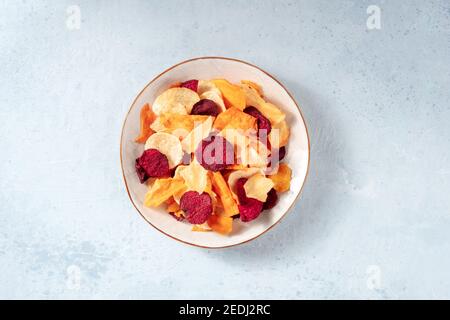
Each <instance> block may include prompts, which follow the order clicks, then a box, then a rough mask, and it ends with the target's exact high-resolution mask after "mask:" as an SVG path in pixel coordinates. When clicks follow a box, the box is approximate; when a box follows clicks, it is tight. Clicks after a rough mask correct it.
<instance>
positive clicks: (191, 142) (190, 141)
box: [181, 116, 214, 153]
mask: <svg viewBox="0 0 450 320" xmlns="http://www.w3.org/2000/svg"><path fill="white" fill-rule="evenodd" d="M206 118H207V119H206V120H205V121H204V122H203V123H201V124H200V125H198V126H196V127H195V128H194V129H193V130H191V131H190V133H189V134H188V135H187V136H186V137H185V138H184V139H183V140H182V141H181V146H182V148H183V150H184V152H186V153H193V152H194V151H195V149H196V148H197V146H198V145H199V143H200V141H202V140H203V139H205V138H206V137H207V136H208V135H209V133H210V132H211V127H212V124H213V119H214V118H213V117H208V116H206Z"/></svg>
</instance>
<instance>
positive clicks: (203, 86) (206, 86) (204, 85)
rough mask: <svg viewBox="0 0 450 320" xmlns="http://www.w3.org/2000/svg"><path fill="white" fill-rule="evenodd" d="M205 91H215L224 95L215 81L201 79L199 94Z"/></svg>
mask: <svg viewBox="0 0 450 320" xmlns="http://www.w3.org/2000/svg"><path fill="white" fill-rule="evenodd" d="M205 92H215V93H217V94H219V95H220V96H221V95H222V94H221V92H220V90H219V88H217V86H216V85H215V84H214V82H213V81H211V80H199V81H198V86H197V93H198V94H199V95H202V94H203V93H205Z"/></svg>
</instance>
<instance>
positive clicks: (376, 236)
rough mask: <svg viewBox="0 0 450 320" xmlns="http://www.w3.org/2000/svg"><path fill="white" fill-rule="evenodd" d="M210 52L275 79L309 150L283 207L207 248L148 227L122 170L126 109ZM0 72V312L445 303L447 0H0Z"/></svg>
mask: <svg viewBox="0 0 450 320" xmlns="http://www.w3.org/2000/svg"><path fill="white" fill-rule="evenodd" d="M72 4H76V5H78V6H79V7H80V9H81V15H82V21H81V29H80V30H73V31H71V30H69V29H68V28H67V27H66V19H67V13H66V9H67V7H68V6H69V5H72ZM371 4H375V5H378V6H379V7H380V8H381V10H382V13H381V30H367V27H366V19H367V17H368V15H367V13H366V9H367V7H368V6H369V5H371ZM204 55H220V56H228V57H234V58H239V59H243V60H247V61H249V62H252V63H254V64H256V65H258V66H260V67H262V68H263V69H266V70H268V71H269V72H271V73H273V74H274V75H275V76H276V77H278V78H279V79H280V80H281V81H282V82H284V83H285V84H286V86H287V87H288V88H289V89H290V90H291V92H292V93H293V94H294V95H295V97H296V98H297V100H298V101H299V102H300V104H301V106H302V109H303V113H304V115H305V118H306V121H307V123H308V126H309V130H310V135H311V147H312V149H311V168H310V174H309V177H308V180H307V184H306V186H305V188H304V192H303V194H302V196H301V199H300V201H299V202H298V204H297V205H296V206H295V210H294V211H292V212H291V213H290V214H289V215H288V216H287V217H286V218H285V219H284V220H283V221H282V223H281V224H280V225H278V226H277V227H275V228H274V229H273V230H271V231H270V232H269V233H267V234H265V235H264V236H263V237H261V238H259V239H257V240H255V241H253V242H251V243H248V244H246V245H243V246H241V247H236V248H232V249H227V250H219V251H214V250H203V249H198V248H193V247H189V246H185V245H182V244H180V243H178V242H176V241H173V240H171V239H169V238H167V237H165V236H163V235H162V234H160V233H158V232H157V231H156V230H154V229H152V228H151V227H150V226H149V225H148V224H147V223H146V222H145V221H144V220H143V219H142V218H141V217H140V216H139V215H138V213H137V212H136V211H135V209H134V208H133V207H132V205H131V203H130V201H129V200H128V196H127V194H126V192H125V189H124V185H123V181H122V177H121V170H120V162H119V138H120V133H121V126H122V121H123V119H124V116H125V114H126V112H127V111H128V108H129V106H130V104H131V102H132V100H133V99H134V97H135V96H136V94H137V93H138V92H139V91H140V90H141V89H142V87H143V86H144V85H145V84H146V83H147V82H148V81H149V80H150V79H152V78H153V77H154V76H155V75H156V74H158V73H159V72H161V71H162V70H164V69H165V68H167V67H169V66H171V65H173V64H175V63H177V62H179V61H181V60H185V59H188V58H192V57H196V56H204ZM0 68H1V70H0V108H1V109H0V116H1V126H0V150H1V151H0V152H1V165H0V187H1V193H0V213H1V214H0V297H1V298H178V299H184V298H230V299H234V298H370V299H384V298H388V299H394V298H450V275H449V270H450V254H449V253H450V182H449V181H450V164H449V162H450V107H449V100H450V81H449V80H450V2H448V1H445V0H443V1H394V0H391V1H381V0H373V1H356V0H355V1H325V0H323V1H313V0H310V1H300V2H297V1H290V2H288V1H284V2H282V3H281V2H278V1H277V2H276V1H223V0H222V1H194V2H192V1H186V0H185V1H176V2H172V1H171V2H169V1H167V2H166V1H106V0H105V1H79V0H73V1H65V0H64V1H38V0H35V1H31V0H29V1H25V0H22V1H15V0H9V1H5V0H2V1H0ZM378 280H379V281H378Z"/></svg>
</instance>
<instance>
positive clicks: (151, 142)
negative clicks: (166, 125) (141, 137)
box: [145, 132, 183, 168]
mask: <svg viewBox="0 0 450 320" xmlns="http://www.w3.org/2000/svg"><path fill="white" fill-rule="evenodd" d="M148 149H156V150H158V151H159V152H161V153H162V154H164V155H165V156H166V157H167V160H168V161H169V167H170V168H175V167H176V166H177V165H179V164H180V162H181V159H182V158H183V149H182V148H181V143H180V140H179V139H178V138H177V137H176V136H174V135H171V134H169V133H166V132H156V133H154V134H152V135H151V136H150V137H149V138H148V139H147V142H146V143H145V150H148Z"/></svg>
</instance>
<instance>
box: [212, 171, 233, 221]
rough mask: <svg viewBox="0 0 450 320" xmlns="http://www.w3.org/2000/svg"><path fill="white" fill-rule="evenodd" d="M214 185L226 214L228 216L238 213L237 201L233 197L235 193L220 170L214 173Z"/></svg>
mask: <svg viewBox="0 0 450 320" xmlns="http://www.w3.org/2000/svg"><path fill="white" fill-rule="evenodd" d="M212 185H213V189H214V191H215V192H216V193H217V195H218V196H219V198H220V201H221V202H222V206H223V208H224V215H225V216H227V217H232V216H234V215H236V214H238V213H239V208H238V206H237V203H236V201H235V200H234V198H233V194H232V193H231V190H230V188H229V187H228V184H227V182H226V181H225V179H224V178H223V176H222V174H221V173H220V172H218V171H217V172H213V173H212Z"/></svg>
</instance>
